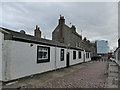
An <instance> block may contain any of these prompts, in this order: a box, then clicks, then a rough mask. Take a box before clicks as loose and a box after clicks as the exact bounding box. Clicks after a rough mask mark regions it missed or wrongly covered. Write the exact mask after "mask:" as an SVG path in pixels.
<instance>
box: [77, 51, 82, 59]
mask: <svg viewBox="0 0 120 90" xmlns="http://www.w3.org/2000/svg"><path fill="white" fill-rule="evenodd" d="M81 54H82V53H81V51H78V59H81V58H82V55H81Z"/></svg>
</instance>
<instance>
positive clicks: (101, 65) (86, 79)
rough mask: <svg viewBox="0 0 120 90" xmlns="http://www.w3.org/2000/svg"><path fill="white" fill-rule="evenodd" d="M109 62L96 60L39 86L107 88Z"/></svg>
mask: <svg viewBox="0 0 120 90" xmlns="http://www.w3.org/2000/svg"><path fill="white" fill-rule="evenodd" d="M107 64H108V63H107V62H94V63H92V64H89V65H87V67H84V68H81V69H78V70H76V71H74V72H72V73H70V74H68V75H65V76H63V77H60V78H55V79H53V80H50V81H47V82H46V83H44V84H43V85H42V86H40V87H39V88H46V87H47V88H86V87H87V88H105V83H106V78H107V75H106V71H107Z"/></svg>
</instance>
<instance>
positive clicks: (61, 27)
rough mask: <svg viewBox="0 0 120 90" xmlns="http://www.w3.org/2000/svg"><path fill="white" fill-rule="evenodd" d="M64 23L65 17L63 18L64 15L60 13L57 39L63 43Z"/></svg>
mask: <svg viewBox="0 0 120 90" xmlns="http://www.w3.org/2000/svg"><path fill="white" fill-rule="evenodd" d="M64 25H65V19H64V16H61V15H60V19H59V31H60V34H59V41H60V42H61V43H63V42H64V41H63V29H64Z"/></svg>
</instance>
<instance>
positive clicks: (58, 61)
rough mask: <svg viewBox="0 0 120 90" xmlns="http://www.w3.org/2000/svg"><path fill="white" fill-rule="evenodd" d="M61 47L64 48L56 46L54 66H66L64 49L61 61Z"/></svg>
mask: <svg viewBox="0 0 120 90" xmlns="http://www.w3.org/2000/svg"><path fill="white" fill-rule="evenodd" d="M61 49H65V48H57V50H56V54H55V55H56V68H63V67H66V49H65V50H64V60H63V61H61V58H60V54H61V53H60V52H61Z"/></svg>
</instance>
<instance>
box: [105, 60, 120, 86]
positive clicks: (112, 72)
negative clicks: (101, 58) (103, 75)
mask: <svg viewBox="0 0 120 90" xmlns="http://www.w3.org/2000/svg"><path fill="white" fill-rule="evenodd" d="M118 76H119V75H118V65H117V64H116V63H115V62H109V68H108V84H107V87H108V88H118V84H119V83H118V78H119V77H118Z"/></svg>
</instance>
